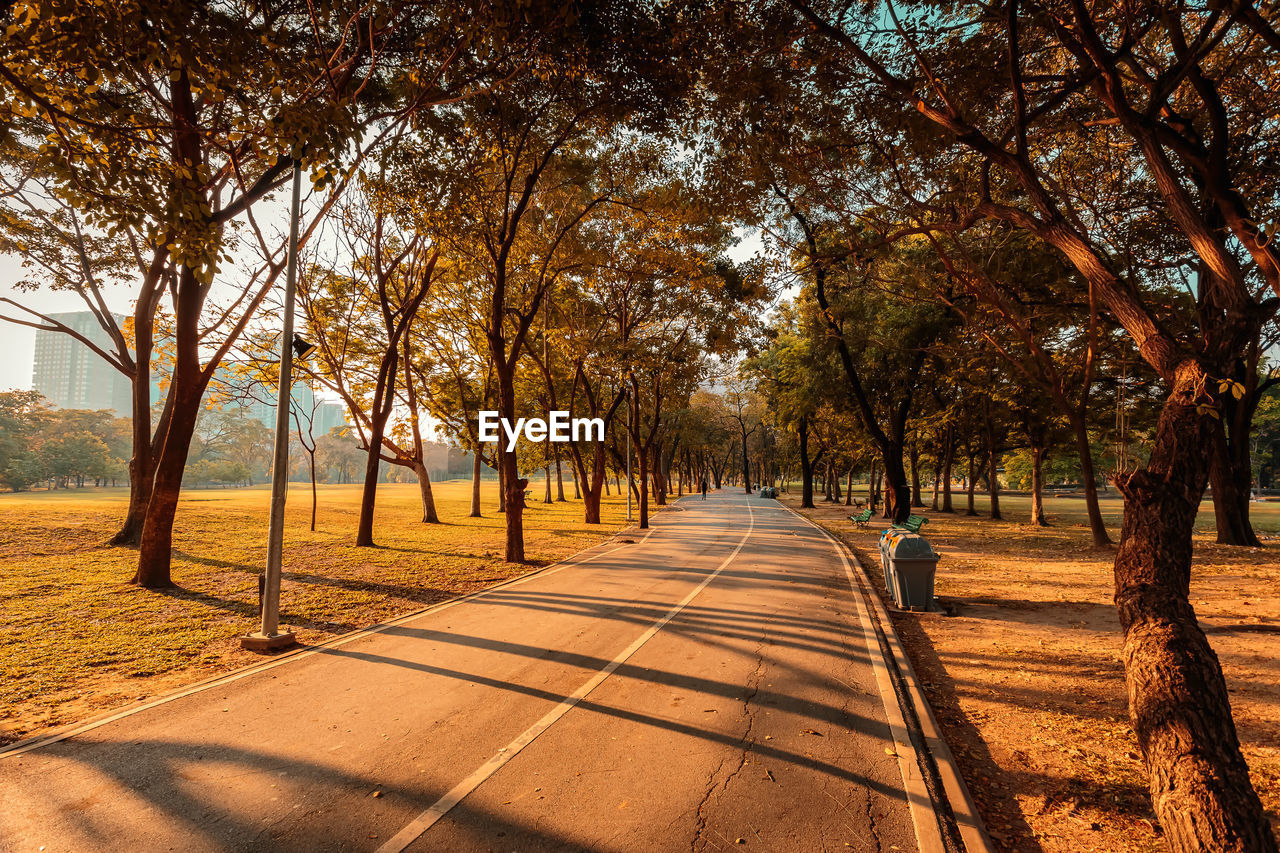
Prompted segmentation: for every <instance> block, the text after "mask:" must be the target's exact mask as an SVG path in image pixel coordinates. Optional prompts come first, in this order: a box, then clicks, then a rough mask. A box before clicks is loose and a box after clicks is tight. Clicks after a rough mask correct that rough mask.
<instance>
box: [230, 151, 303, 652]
mask: <svg viewBox="0 0 1280 853" xmlns="http://www.w3.org/2000/svg"><path fill="white" fill-rule="evenodd" d="M301 207H302V163H301V161H298V160H294V161H293V202H292V205H291V207H290V210H289V257H288V264H287V268H286V271H285V280H284V328H283V330H281V333H280V382H279V385H278V387H277V389H276V435H275V450H274V452H273V455H272V462H271V520H270V522H269V523H268V525H267V568H266V573H265V575H264V578H265V585H264V586H265V588H264V590H263V596H262V626H261V628H260V629H259V631H258V633H256V634H250V635H248V636H247V637H243V638H241V641H240V644H241V645H242V646H243V647H245V648H248V649H254V650H257V651H269V650H273V649H282V648H286V647H288V646H292V645H293V644H294V643H295V642H296V640H295V638H294V636H293V634H292V633H290V632H288V631H286V632H284V633H280V574H281V562H282V554H283V550H284V500H285V492H286V490H287V489H288V486H289V402H290V400H291V398H292V390H293V300H294V293H295V291H296V290H297V285H298V219H299V218H300V216H301V210H300V208H301Z"/></svg>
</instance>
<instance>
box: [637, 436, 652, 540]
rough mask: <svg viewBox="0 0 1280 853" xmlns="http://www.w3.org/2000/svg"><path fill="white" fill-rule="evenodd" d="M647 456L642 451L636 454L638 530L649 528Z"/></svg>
mask: <svg viewBox="0 0 1280 853" xmlns="http://www.w3.org/2000/svg"><path fill="white" fill-rule="evenodd" d="M648 456H649V454H647V453H644V452H643V451H642V452H640V453H637V454H636V465H637V467H638V468H639V470H638V471H637V472H636V473H637V474H638V476H637V486H636V488H637V491H638V494H637V495H636V497H637V499H638V502H639V504H640V529H641V530H647V529H648V528H649V459H648Z"/></svg>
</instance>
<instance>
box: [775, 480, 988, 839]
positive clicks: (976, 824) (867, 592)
mask: <svg viewBox="0 0 1280 853" xmlns="http://www.w3.org/2000/svg"><path fill="white" fill-rule="evenodd" d="M783 506H784V507H785V508H786V509H787V510H788V511H789V512H792V513H794V514H795V515H796V516H798V517H799V518H801V519H803V520H804V521H806V522H807V523H809V524H811V525H813V526H814V527H816V528H818V529H819V530H820V531H822V532H823V533H824V534H825V535H826V536H827V538H828V539H830V540H831V541H832V542H833V543H834V544H835V545H836V547H837V548H839V549H840V550H841V551H842V552H843V553H844V554H845V555H846V556H847V557H848V559H849V560H850V561H851V562H852V563H853V565H854V566H856V567H857V569H858V578H859V585H860V586H861V588H862V589H861V591H862V592H863V593H864V598H867V599H869V600H870V602H871V608H872V611H873V612H874V613H875V618H876V621H877V622H878V623H879V625H878V629H879V633H880V635H881V637H882V638H883V640H884V643H885V646H887V648H888V651H889V656H890V658H891V662H892V663H893V665H894V668H895V669H896V670H897V675H898V676H899V677H898V679H897V680H898V682H899V684H900V686H901V688H902V692H903V693H905V694H906V695H905V697H903V696H900V697H899V701H900V703H901V701H902V700H903V699H904V698H905V700H906V702H907V704H908V707H906V708H903V710H904V711H909V712H910V714H909V716H910V717H912V718H913V722H914V723H915V728H916V731H917V734H918V735H919V737H920V738H921V739H922V740H923V742H924V745H925V747H926V749H927V752H928V755H929V756H930V757H931V760H932V763H933V765H934V766H933V770H934V771H935V772H936V775H937V779H938V781H939V782H940V783H941V786H942V794H943V797H944V798H945V802H944V803H942V804H940V805H941V806H942V807H943V810H944V811H945V812H947V813H949V814H950V815H951V816H952V818H953V819H954V821H955V830H956V832H957V833H958V834H959V836H960V842H961V844H962V845H963V847H964V851H965V853H996V848H995V845H994V844H993V843H992V841H991V837H990V836H989V835H988V834H987V829H986V826H985V824H983V822H982V816H981V815H980V814H979V813H978V807H977V804H976V803H975V802H974V800H973V795H972V794H971V793H970V791H969V786H968V785H967V784H965V781H964V777H963V776H962V775H961V773H960V768H959V766H958V765H957V764H956V760H955V755H954V754H953V753H952V752H951V747H950V746H949V745H948V744H947V741H946V739H945V738H944V737H943V736H942V730H941V727H940V726H939V725H938V720H937V718H936V717H935V716H934V714H933V707H932V706H931V705H930V704H929V700H928V699H927V698H926V697H925V695H924V691H923V690H921V689H920V680H919V679H918V678H917V677H916V673H915V669H914V668H913V667H912V666H911V660H910V658H908V657H907V654H906V650H905V649H904V648H903V646H902V641H901V640H900V639H899V637H898V632H897V630H896V629H895V628H894V626H893V620H892V619H891V618H890V617H889V611H888V610H887V609H886V608H885V606H884V602H883V601H882V600H881V598H880V595H879V594H878V593H877V592H876V589H875V585H874V583H872V580H871V576H870V575H869V574H868V572H867V568H866V566H864V565H863V563H862V561H861V560H860V559H858V555H857V553H856V552H855V551H854V550H853V548H851V547H850V546H849V544H848V543H846V542H845V541H844V539H843V537H841V536H839V535H838V534H835V533H833V532H832V531H829V530H828V529H827V528H826V527H824V526H823V525H821V524H819V523H817V522H816V521H814V520H813V519H810V518H808V517H807V516H805V515H803V514H802V513H800V512H798V511H796V510H795V509H792V508H791V507H789V506H786V505H785V504H783ZM922 769H923V768H922Z"/></svg>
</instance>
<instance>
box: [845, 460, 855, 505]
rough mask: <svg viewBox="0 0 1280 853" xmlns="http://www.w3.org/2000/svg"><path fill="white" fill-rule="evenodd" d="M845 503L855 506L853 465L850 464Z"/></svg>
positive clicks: (846, 481) (846, 480)
mask: <svg viewBox="0 0 1280 853" xmlns="http://www.w3.org/2000/svg"><path fill="white" fill-rule="evenodd" d="M844 505H845V506H853V466H852V465H850V466H849V473H848V475H847V478H846V479H845V483H844Z"/></svg>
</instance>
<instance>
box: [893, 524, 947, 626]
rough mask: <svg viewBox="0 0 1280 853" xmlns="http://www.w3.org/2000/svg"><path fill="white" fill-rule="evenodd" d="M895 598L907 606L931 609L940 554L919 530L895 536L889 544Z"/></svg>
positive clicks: (899, 603) (900, 605) (914, 608)
mask: <svg viewBox="0 0 1280 853" xmlns="http://www.w3.org/2000/svg"><path fill="white" fill-rule="evenodd" d="M888 556H889V562H890V564H891V565H890V571H889V576H890V577H891V578H892V579H893V599H894V601H895V602H896V603H897V605H898V606H899V607H901V608H902V609H904V610H932V609H934V604H933V584H934V578H935V576H936V575H937V571H938V554H937V553H936V552H935V551H934V550H933V546H931V545H930V544H929V540H927V539H925V538H924V537H923V536H921V535H920V534H918V533H904V534H902V535H900V536H894V537H893V538H892V540H891V541H890V544H889V555H888Z"/></svg>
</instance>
